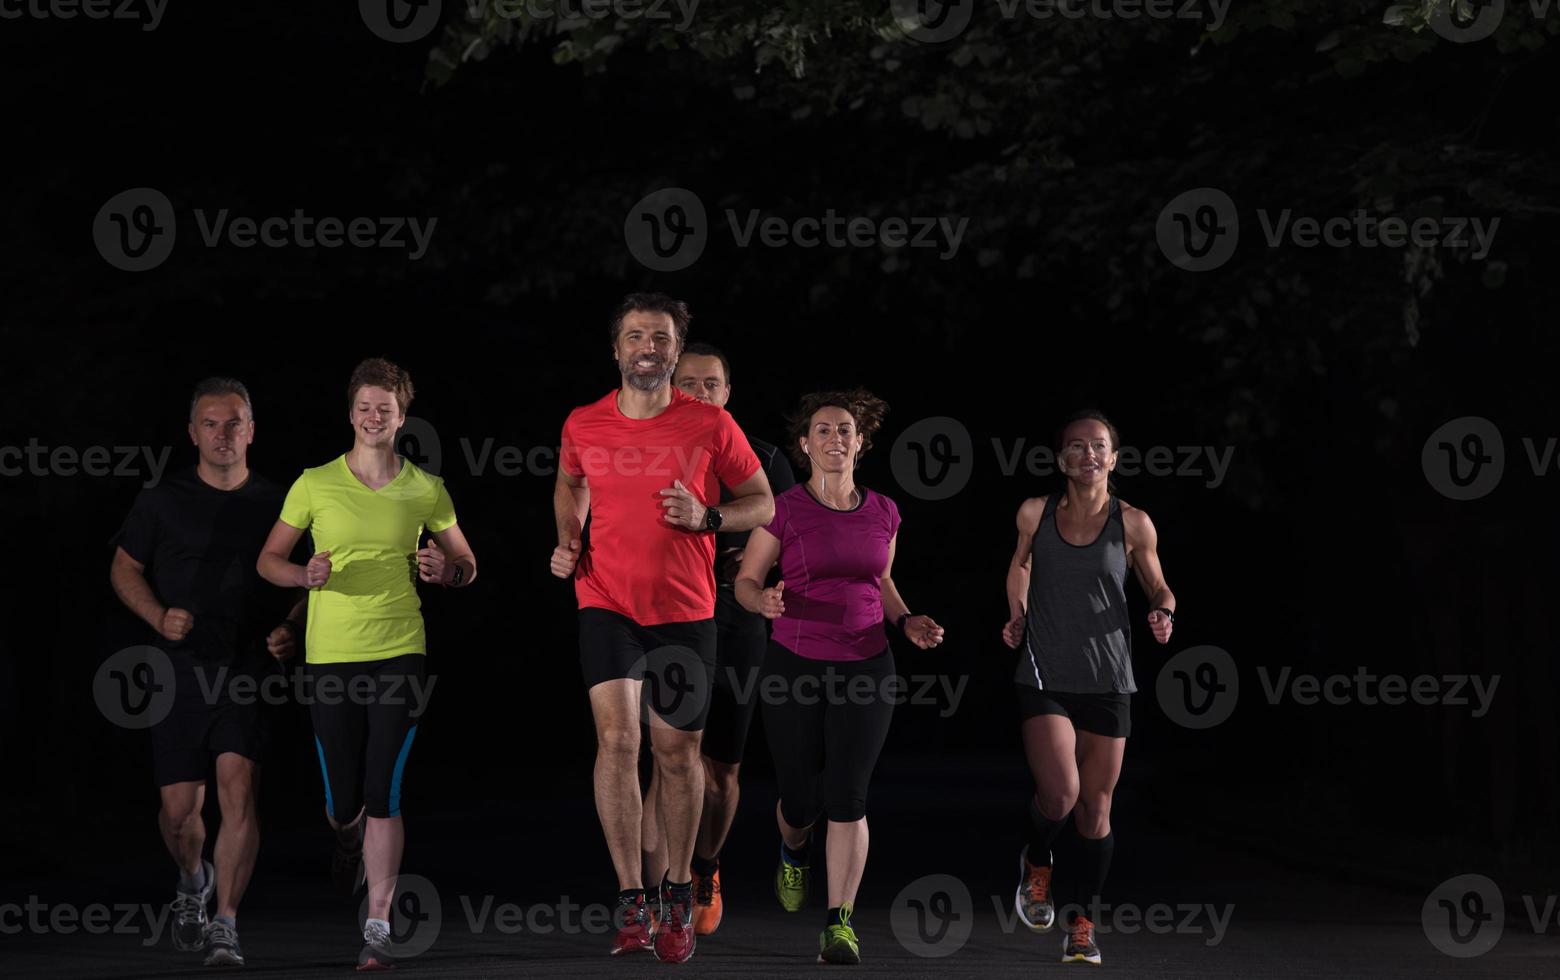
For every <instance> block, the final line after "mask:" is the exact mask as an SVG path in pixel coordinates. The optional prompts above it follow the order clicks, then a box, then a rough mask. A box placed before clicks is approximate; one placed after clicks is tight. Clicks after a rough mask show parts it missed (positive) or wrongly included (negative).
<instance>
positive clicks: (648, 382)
mask: <svg viewBox="0 0 1560 980" xmlns="http://www.w3.org/2000/svg"><path fill="white" fill-rule="evenodd" d="M675 367H676V365H675V364H674V365H673V366H672V367H671V368H668V369H667V370H666V372H665V373H663V374H640V373H639V372H638V371H635V370H634V369H633V368H629V369H628V370H627V371H624V372H623V380H624V381H627V382H628V383H629V384H631V385H633V386H634V387H635V388H638V389H639V390H640V391H656V390H658V389H659V388H660V387H661V386H662V385H664V384H666V383H667V382H668V381H670V380H672V370H673V369H675Z"/></svg>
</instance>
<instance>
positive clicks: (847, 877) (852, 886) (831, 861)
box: [824, 817, 869, 909]
mask: <svg viewBox="0 0 1560 980" xmlns="http://www.w3.org/2000/svg"><path fill="white" fill-rule="evenodd" d="M868 837H869V835H868V833H867V818H866V817H862V818H861V819H860V820H852V821H849V822H848V823H841V822H839V821H837V820H830V821H829V832H828V834H827V835H826V836H825V838H824V842H825V845H826V846H825V850H826V852H827V854H828V865H829V908H831V909H835V908H839V907H840V906H841V905H844V904H845V903H846V902H850V903H851V904H852V905H854V904H855V902H856V889H858V888H860V887H861V873H862V872H863V871H865V870H866V867H867V843H868Z"/></svg>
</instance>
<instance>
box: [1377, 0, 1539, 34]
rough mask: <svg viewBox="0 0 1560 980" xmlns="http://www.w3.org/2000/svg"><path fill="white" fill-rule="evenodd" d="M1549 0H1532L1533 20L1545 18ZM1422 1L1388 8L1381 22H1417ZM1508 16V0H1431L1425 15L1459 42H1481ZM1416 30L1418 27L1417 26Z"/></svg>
mask: <svg viewBox="0 0 1560 980" xmlns="http://www.w3.org/2000/svg"><path fill="white" fill-rule="evenodd" d="M1549 2H1550V0H1532V2H1531V3H1530V4H1529V6H1530V7H1531V8H1532V10H1533V16H1534V19H1538V18H1539V17H1542V16H1543V15H1544V13H1545V12H1546V11H1547V9H1548V6H1549ZM1423 10H1424V5H1423V2H1421V3H1411V4H1410V3H1400V4H1397V5H1395V6H1392V7H1388V8H1387V10H1386V13H1384V14H1382V16H1381V22H1382V23H1383V24H1387V25H1389V26H1392V27H1401V26H1403V25H1404V24H1409V23H1416V24H1417V21H1418V18H1419V16H1420V15H1421V14H1422V13H1423ZM1505 15H1506V0H1489V2H1487V3H1485V2H1481V0H1430V11H1429V13H1428V14H1423V16H1424V23H1425V24H1426V25H1427V26H1429V28H1430V29H1431V30H1432V31H1434V32H1435V33H1436V34H1437V35H1439V36H1440V37H1442V38H1444V39H1445V40H1448V41H1452V42H1455V43H1457V44H1468V43H1470V42H1473V41H1482V40H1484V39H1485V38H1487V37H1489V36H1490V35H1491V34H1494V33H1495V29H1496V28H1497V27H1499V26H1500V22H1501V19H1502V18H1503V17H1504V16H1505ZM1415 29H1416V30H1417V26H1416V28H1415Z"/></svg>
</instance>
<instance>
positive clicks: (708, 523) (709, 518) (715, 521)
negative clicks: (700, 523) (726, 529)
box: [704, 507, 725, 531]
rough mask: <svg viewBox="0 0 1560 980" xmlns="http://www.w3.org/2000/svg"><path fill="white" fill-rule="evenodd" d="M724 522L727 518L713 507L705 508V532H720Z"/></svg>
mask: <svg viewBox="0 0 1560 980" xmlns="http://www.w3.org/2000/svg"><path fill="white" fill-rule="evenodd" d="M724 520H725V518H723V517H721V516H720V511H718V510H716V509H715V508H713V507H706V508H704V530H706V531H719V530H720V525H721V523H722V522H723V521H724Z"/></svg>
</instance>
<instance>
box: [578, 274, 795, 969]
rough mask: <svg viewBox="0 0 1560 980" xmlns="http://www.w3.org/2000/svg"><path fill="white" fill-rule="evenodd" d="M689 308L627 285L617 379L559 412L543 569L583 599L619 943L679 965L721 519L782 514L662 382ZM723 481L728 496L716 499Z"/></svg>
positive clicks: (700, 407)
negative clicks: (645, 857)
mask: <svg viewBox="0 0 1560 980" xmlns="http://www.w3.org/2000/svg"><path fill="white" fill-rule="evenodd" d="M689 319H690V316H689V313H688V307H687V305H686V304H684V303H683V302H681V301H679V300H674V299H672V298H671V297H669V296H665V295H663V294H661V293H632V294H630V295H629V296H627V297H626V298H624V300H623V302H622V303H621V304H620V305H619V306H618V309H617V311H616V313H615V314H614V316H613V318H612V323H611V333H612V354H613V357H614V358H615V359H616V361H617V365H618V370H619V371H620V372H621V373H622V375H623V385H622V387H621V388H618V389H617V390H615V391H612V392H610V393H608V394H607V396H606V397H604V398H602V399H601V400H599V401H597V402H594V403H592V404H590V405H583V406H581V407H579V408H576V409H575V410H574V411H573V412H570V413H569V418H568V421H566V422H565V423H564V424H563V441H562V449H561V452H560V455H559V466H558V483H557V486H556V488H555V490H554V492H553V512H554V514H555V516H556V517H557V524H558V547H557V548H556V549H555V550H554V551H553V554H552V573H553V574H554V575H556V576H558V577H559V578H573V579H574V591H575V596H576V597H577V598H578V600H579V605H580V665H581V668H582V670H583V672H584V675H585V684H586V687H588V688H589V690H590V707H591V713H592V714H593V715H594V717H595V722H596V743H597V749H596V769H595V788H596V810H597V813H598V815H599V816H600V818H601V826H602V830H603V831H604V832H605V834H606V838H607V849H608V850H609V851H611V852H612V863H613V865H614V867H615V868H616V869H617V874H618V887H619V888H620V889H622V891H621V892H620V893H619V895H618V914H617V920H616V924H617V926H618V931H617V937H616V939H615V941H614V943H613V949H612V952H613V953H622V952H627V951H629V950H634V949H648V948H650V947H652V946H653V947H654V949H655V954H656V956H657V957H658V958H660V959H662V960H668V961H671V962H679V963H680V962H682V961H684V960H686V959H688V957H690V956H692V955H693V946H694V930H693V922H692V916H691V911H692V904H693V893H692V889H693V873H692V871H691V868H690V861H691V859H692V857H693V844H694V836H695V834H696V833H697V831H698V826H699V810H700V807H701V806H702V804H703V799H704V786H703V782H704V770H703V767H702V766H700V764H699V739H700V735H701V733H702V732H703V729H704V719H705V716H706V715H707V714H708V712H709V703H710V690H711V686H712V683H713V679H714V671H715V571H714V562H715V532H716V531H720V530H724V531H748V530H751V529H753V528H755V527H761V526H763V525H764V524H766V523H768V522H769V521H770V520H771V519H772V518H773V516H774V512H775V502H774V497H773V496H772V495H771V493H770V490H769V481H768V479H767V478H765V476H764V472H763V469H762V468H761V467H760V465H759V461H758V457H757V456H756V455H754V453H753V450H752V447H750V446H749V445H748V441H747V438H746V437H745V436H743V434H742V430H741V429H739V428H737V424H736V422H735V421H733V420H732V418H731V415H730V414H729V413H727V412H726V410H725V409H723V408H717V407H716V406H714V405H711V404H709V403H707V402H704V401H701V400H699V399H697V398H692V397H689V396H688V395H685V394H683V393H682V392H681V391H678V390H677V389H676V388H675V387H673V386H672V384H671V377H672V372H673V370H675V368H676V366H677V358H678V355H679V354H681V353H682V348H683V345H684V344H685V343H686V342H687V338H688V321H689ZM722 484H724V485H725V486H726V487H727V489H728V490H729V491H730V493H731V495H732V499H731V500H729V501H727V502H726V503H723V504H721V505H720V508H719V509H718V510H717V509H716V508H715V507H714V506H712V504H715V503H717V502H719V500H720V487H721V485H722ZM706 501H708V503H706ZM587 514H589V516H590V533H589V541H588V542H587V543H586V544H584V545H583V546H582V544H581V535H582V533H583V532H582V525H583V522H584V520H585V518H586V515H587ZM646 679H648V680H649V681H650V691H649V692H648V695H649V697H648V702H649V703H648V707H649V708H651V709H653V710H651V711H650V713H649V715H650V716H649V718H648V723H649V729H650V746H651V750H652V752H653V754H654V757H655V766H656V774H657V777H658V778H657V782H658V784H659V793H658V796H659V799H658V804H659V808H660V814H661V821H662V824H663V826H664V828H665V833H666V843H667V859H668V861H667V863H668V868H667V876H666V879H665V880H664V881H663V882H661V883H660V887H659V888H658V890H657V896H656V899H657V901H658V902H659V904H660V923H659V926H658V927H657V928H656V929H655V931H654V933H653V934H652V930H651V922H650V916H649V910H648V908H647V907H646V904H645V889H644V882H643V880H642V870H641V857H642V856H641V853H640V849H639V845H640V841H639V825H640V817H641V813H642V807H643V803H642V801H641V799H640V795H639V794H640V789H639V771H638V758H639V723H640V697H641V688H642V686H643V683H644V681H645V680H646Z"/></svg>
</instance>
